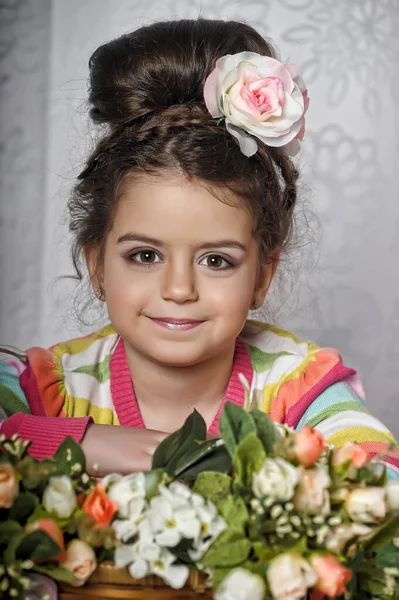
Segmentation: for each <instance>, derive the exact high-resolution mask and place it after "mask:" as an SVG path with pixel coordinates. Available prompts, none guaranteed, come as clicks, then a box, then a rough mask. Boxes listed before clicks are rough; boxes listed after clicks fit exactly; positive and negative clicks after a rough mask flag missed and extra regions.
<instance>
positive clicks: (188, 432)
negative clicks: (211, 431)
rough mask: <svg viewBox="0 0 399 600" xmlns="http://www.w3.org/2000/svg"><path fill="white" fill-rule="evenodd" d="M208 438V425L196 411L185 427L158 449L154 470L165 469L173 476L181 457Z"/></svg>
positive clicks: (153, 461)
mask: <svg viewBox="0 0 399 600" xmlns="http://www.w3.org/2000/svg"><path fill="white" fill-rule="evenodd" d="M205 438H206V423H205V421H204V419H203V418H202V417H201V415H200V414H199V412H198V411H196V410H194V411H193V412H192V413H191V415H190V416H189V417H188V418H187V419H186V421H185V423H184V425H183V427H181V428H180V429H178V430H177V431H175V432H174V433H172V434H171V435H168V437H167V438H165V439H164V440H163V441H162V442H161V443H160V444H159V446H158V447H157V449H156V450H155V452H154V456H153V459H152V469H165V470H166V471H167V472H168V473H170V474H173V471H174V469H175V466H176V464H177V462H178V461H179V459H180V458H181V457H184V455H185V454H187V452H188V451H189V450H191V449H192V448H193V447H195V446H196V444H197V442H198V441H203V440H205Z"/></svg>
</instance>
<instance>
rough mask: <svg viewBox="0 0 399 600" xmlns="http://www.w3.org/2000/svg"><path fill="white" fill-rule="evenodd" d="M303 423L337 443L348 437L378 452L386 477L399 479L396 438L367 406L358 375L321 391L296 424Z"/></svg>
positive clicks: (374, 453)
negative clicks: (386, 468) (386, 469)
mask: <svg viewBox="0 0 399 600" xmlns="http://www.w3.org/2000/svg"><path fill="white" fill-rule="evenodd" d="M304 425H308V426H310V427H314V428H315V429H317V430H318V431H319V432H320V433H321V434H322V435H323V436H324V438H325V439H326V441H327V442H328V443H329V444H333V445H334V446H336V447H340V446H342V445H343V444H344V443H345V442H346V441H348V440H350V441H353V442H357V443H358V444H360V445H361V446H362V447H363V448H364V449H365V450H367V452H369V454H370V455H371V456H375V455H377V454H379V455H381V456H382V458H383V460H384V462H385V463H386V465H387V467H388V475H389V477H390V478H393V479H399V450H398V447H397V442H396V440H395V438H394V437H393V435H392V434H391V433H390V431H389V430H388V428H387V427H385V425H383V424H382V423H381V422H380V421H379V420H378V419H377V418H375V417H374V416H372V415H371V414H370V413H369V411H368V409H367V408H366V405H365V402H364V395H363V390H362V387H361V385H360V382H359V379H358V377H357V375H351V376H349V377H347V378H344V379H343V380H342V381H338V382H336V383H334V384H332V385H330V386H329V387H327V388H326V389H325V390H324V391H322V392H321V393H320V394H319V395H318V396H317V397H316V398H315V399H314V400H313V401H312V402H311V403H310V404H309V405H308V407H307V408H306V410H305V411H304V412H303V414H302V415H301V417H300V419H299V420H298V422H297V423H296V425H295V426H296V428H297V429H301V428H302V427H303V426H304ZM395 446H396V449H395Z"/></svg>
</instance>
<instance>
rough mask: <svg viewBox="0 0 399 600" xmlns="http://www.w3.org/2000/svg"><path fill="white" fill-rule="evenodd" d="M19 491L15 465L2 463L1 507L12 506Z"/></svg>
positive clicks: (0, 473) (0, 471)
mask: <svg viewBox="0 0 399 600" xmlns="http://www.w3.org/2000/svg"><path fill="white" fill-rule="evenodd" d="M18 493H19V483H18V480H17V476H16V473H15V469H14V467H13V466H12V465H11V464H10V463H0V508H11V506H12V505H13V503H14V500H15V498H16V497H17V496H18Z"/></svg>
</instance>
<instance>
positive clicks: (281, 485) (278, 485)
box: [252, 458, 299, 500]
mask: <svg viewBox="0 0 399 600" xmlns="http://www.w3.org/2000/svg"><path fill="white" fill-rule="evenodd" d="M298 477H299V473H298V469H297V468H296V467H294V466H293V465H291V464H290V463H288V462H287V461H285V460H284V459H283V458H266V460H265V462H264V463H263V466H262V468H261V469H260V471H259V472H258V473H255V474H254V475H253V478H252V490H253V492H254V494H255V496H256V497H257V498H261V497H262V496H270V497H271V498H274V499H275V500H290V499H291V498H292V496H293V495H294V490H295V486H296V485H297V483H298Z"/></svg>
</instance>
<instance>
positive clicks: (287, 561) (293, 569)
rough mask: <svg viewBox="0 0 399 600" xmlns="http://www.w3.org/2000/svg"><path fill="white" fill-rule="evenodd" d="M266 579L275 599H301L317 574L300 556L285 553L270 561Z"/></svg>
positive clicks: (313, 582)
mask: <svg viewBox="0 0 399 600" xmlns="http://www.w3.org/2000/svg"><path fill="white" fill-rule="evenodd" d="M267 580H268V582H269V585H270V590H271V592H272V594H273V598H274V599H275V600H302V599H303V598H304V597H305V596H306V593H307V590H308V589H309V588H310V587H312V586H313V585H314V584H315V583H316V581H317V575H316V573H315V572H314V570H313V569H312V567H311V566H310V564H309V563H308V562H307V561H306V560H304V559H303V558H302V557H301V556H299V555H296V554H288V553H287V554H281V555H280V556H278V557H277V558H275V559H273V560H272V561H271V563H270V564H269V568H268V570H267Z"/></svg>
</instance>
